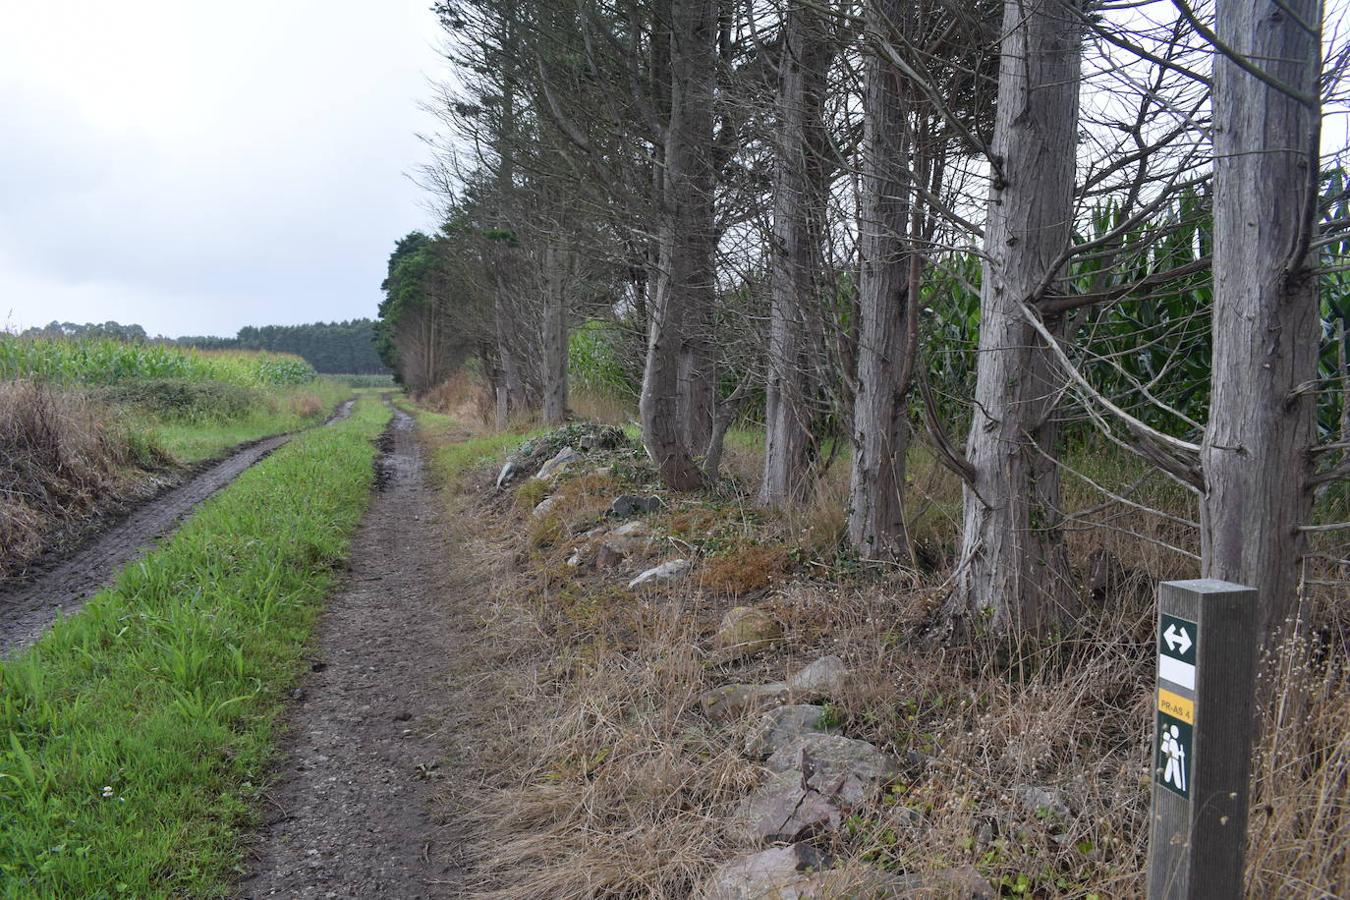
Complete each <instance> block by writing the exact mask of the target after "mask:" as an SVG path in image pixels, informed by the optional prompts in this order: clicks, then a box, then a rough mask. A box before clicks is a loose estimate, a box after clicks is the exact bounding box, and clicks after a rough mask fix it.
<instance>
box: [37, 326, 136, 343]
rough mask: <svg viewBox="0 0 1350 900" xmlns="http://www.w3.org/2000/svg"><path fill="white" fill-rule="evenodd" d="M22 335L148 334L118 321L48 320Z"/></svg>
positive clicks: (130, 338)
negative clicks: (41, 325) (79, 322)
mask: <svg viewBox="0 0 1350 900" xmlns="http://www.w3.org/2000/svg"><path fill="white" fill-rule="evenodd" d="M23 336H24V337H45V338H60V337H65V338H72V337H73V338H116V339H117V340H120V341H145V340H149V335H147V334H146V333H145V329H144V328H142V327H141V326H139V325H122V324H120V323H118V322H85V323H84V324H83V325H81V324H78V323H76V322H55V321H53V322H49V323H48V324H47V325H45V326H44V327H42V328H29V329H28V330H27V331H25V332H24V333H23Z"/></svg>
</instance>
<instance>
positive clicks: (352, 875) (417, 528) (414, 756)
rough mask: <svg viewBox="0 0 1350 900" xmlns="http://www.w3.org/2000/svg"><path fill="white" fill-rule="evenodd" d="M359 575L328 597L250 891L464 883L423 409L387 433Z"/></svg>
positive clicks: (456, 586) (397, 420)
mask: <svg viewBox="0 0 1350 900" xmlns="http://www.w3.org/2000/svg"><path fill="white" fill-rule="evenodd" d="M380 449H381V455H380V457H379V459H378V460H377V463H376V483H375V495H374V498H373V500H372V502H371V505H370V509H369V510H368V511H367V513H366V516H365V518H364V519H363V521H362V523H361V527H360V529H359V530H358V531H357V534H356V536H355V538H354V539H353V541H352V544H351V555H350V559H349V562H348V575H347V577H346V578H345V579H344V580H343V582H342V583H341V584H339V585H338V586H337V588H336V589H335V590H334V592H333V594H332V595H331V596H330V597H329V598H328V600H327V601H326V602H325V605H324V612H323V614H322V617H321V618H320V620H319V623H318V625H317V627H316V629H315V635H314V638H313V643H312V645H311V650H310V659H311V664H310V667H311V671H310V673H309V674H308V675H307V676H306V677H305V679H304V680H303V682H302V687H301V688H300V689H298V690H297V691H296V699H297V701H298V702H297V703H296V705H295V706H294V707H293V708H292V709H291V710H290V712H289V714H288V716H287V729H286V737H285V738H284V739H283V741H282V743H281V747H280V753H279V761H278V764H277V768H276V769H275V771H274V777H275V779H276V780H275V782H274V783H273V784H272V786H271V787H270V788H269V789H268V792H267V799H268V806H267V808H266V810H265V815H266V816H267V818H266V821H265V822H264V823H263V825H262V827H261V828H260V829H259V831H258V833H257V835H256V844H255V847H254V852H253V856H252V859H251V861H250V865H249V874H248V876H247V877H246V878H245V880H244V881H243V882H242V883H241V884H239V885H238V887H237V889H236V894H237V895H238V896H241V897H247V898H262V897H285V898H329V897H333V898H374V897H379V898H382V900H383V898H390V900H396V898H432V897H452V896H460V895H461V893H462V891H463V878H464V873H463V870H462V867H461V864H460V862H459V860H458V856H457V848H458V847H459V846H460V845H461V843H462V836H461V835H460V834H459V833H458V830H457V827H456V825H455V823H453V822H451V821H447V820H446V818H445V815H444V813H443V812H442V811H441V810H440V809H438V807H437V802H436V801H437V796H438V792H439V791H440V790H441V784H440V782H441V780H442V777H443V773H442V770H441V765H440V764H441V761H442V760H443V759H444V758H445V756H446V752H447V738H446V736H445V729H446V728H447V727H448V724H447V721H446V715H447V704H448V702H449V700H448V696H449V681H448V673H449V668H450V665H451V661H452V660H453V659H454V658H455V656H456V642H457V641H458V640H462V639H463V638H462V636H457V631H456V627H455V623H454V621H453V612H452V611H453V608H454V605H453V603H452V598H454V597H456V596H458V595H461V594H464V593H465V592H466V590H467V588H466V586H465V584H464V580H465V578H466V577H467V575H466V573H464V572H461V571H459V570H457V569H456V568H455V567H454V566H453V565H452V564H451V563H450V559H451V555H452V551H451V541H450V537H449V534H448V525H447V523H446V521H445V513H444V509H443V507H444V503H443V502H442V499H441V497H440V495H439V494H438V493H437V492H436V491H435V490H433V489H432V488H431V487H430V486H429V485H428V484H427V482H426V477H425V473H424V469H423V465H422V454H421V451H420V448H419V446H418V442H417V437H416V435H415V433H414V424H413V420H412V418H411V417H410V416H408V415H407V414H406V413H404V412H402V411H401V410H395V412H394V419H393V421H392V422H391V423H390V426H389V428H388V429H387V430H386V431H385V433H384V435H383V436H382V438H381V440H380Z"/></svg>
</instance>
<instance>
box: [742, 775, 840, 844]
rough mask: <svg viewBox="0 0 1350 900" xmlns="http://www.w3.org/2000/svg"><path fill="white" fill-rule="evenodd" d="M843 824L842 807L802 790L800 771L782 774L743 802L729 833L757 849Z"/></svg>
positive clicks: (829, 829) (832, 828) (814, 791)
mask: <svg viewBox="0 0 1350 900" xmlns="http://www.w3.org/2000/svg"><path fill="white" fill-rule="evenodd" d="M841 821H843V812H842V811H841V810H840V809H839V807H838V806H835V805H834V804H833V803H831V802H830V801H829V800H827V799H826V798H825V797H823V796H821V794H820V792H819V791H816V790H813V789H812V788H810V787H803V786H802V777H801V773H800V772H780V773H779V774H777V775H775V776H774V777H772V778H770V779H769V780H768V781H767V782H765V783H764V784H763V785H761V786H760V787H759V788H758V789H756V790H755V791H754V793H752V794H751V795H750V796H748V797H746V798H745V799H744V800H742V801H741V804H740V806H738V807H736V811H735V812H734V813H732V816H731V820H730V821H729V822H728V823H727V830H728V831H729V832H730V833H731V834H732V835H733V836H734V837H735V838H736V839H737V840H739V841H741V842H743V843H746V844H751V845H756V846H758V845H762V844H772V843H776V842H778V841H795V840H798V839H800V838H804V837H809V836H810V835H812V834H818V833H821V832H825V831H833V830H834V829H836V828H838V827H839V823H840V822H841Z"/></svg>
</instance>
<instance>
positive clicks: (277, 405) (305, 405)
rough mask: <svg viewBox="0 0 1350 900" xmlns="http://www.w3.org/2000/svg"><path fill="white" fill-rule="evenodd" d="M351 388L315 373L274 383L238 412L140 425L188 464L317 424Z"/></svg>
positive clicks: (149, 422) (151, 421)
mask: <svg viewBox="0 0 1350 900" xmlns="http://www.w3.org/2000/svg"><path fill="white" fill-rule="evenodd" d="M351 394H352V389H351V388H349V387H348V386H346V385H345V384H342V383H341V382H339V381H335V380H331V379H327V378H320V379H316V380H314V381H312V382H310V383H309V384H306V385H304V386H303V387H294V388H279V389H274V391H273V392H271V393H269V394H268V395H267V396H265V398H264V402H262V403H260V404H258V405H256V406H254V407H253V408H252V409H250V410H248V411H247V412H246V413H244V414H243V415H240V416H236V417H222V418H209V417H208V418H201V419H196V420H187V421H182V420H173V419H156V418H150V417H147V418H148V419H149V420H148V421H146V422H145V424H144V427H145V429H146V430H147V431H149V433H150V434H151V435H153V436H154V440H155V441H156V442H157V443H158V444H159V446H161V447H162V448H164V450H166V451H168V453H169V454H170V455H172V456H173V458H174V459H176V460H178V461H179V462H181V463H184V464H191V463H195V462H200V461H202V460H204V459H212V458H214V457H217V456H221V455H223V454H224V453H225V452H226V451H227V450H230V449H231V448H233V447H236V446H238V445H240V444H244V443H248V442H250V441H256V440H260V439H262V438H265V437H270V436H271V435H274V434H281V433H282V432H286V431H297V430H299V429H301V428H304V427H306V426H308V425H315V424H318V423H319V422H322V421H323V420H324V418H325V417H327V416H328V415H330V414H331V413H332V412H333V409H334V408H335V407H336V406H337V405H338V404H339V403H341V402H342V401H343V400H345V399H346V398H347V397H350V396H351Z"/></svg>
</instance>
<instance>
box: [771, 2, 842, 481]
mask: <svg viewBox="0 0 1350 900" xmlns="http://www.w3.org/2000/svg"><path fill="white" fill-rule="evenodd" d="M828 64H829V49H828V44H827V38H826V35H825V33H824V22H823V20H822V18H821V16H820V14H819V12H818V11H816V10H815V9H814V8H808V7H802V6H797V5H795V4H794V5H791V6H789V8H788V10H787V13H786V14H785V20H784V24H783V48H782V56H781V57H780V61H779V65H778V98H777V108H778V123H779V124H778V136H777V146H776V147H775V156H776V158H775V163H776V165H775V168H774V181H773V243H772V246H771V247H770V254H771V257H772V262H773V270H772V273H771V278H770V293H771V296H770V310H769V356H768V378H767V383H766V385H765V391H766V403H765V440H764V477H763V480H762V482H761V484H760V489H759V502H760V503H761V504H763V505H765V506H779V505H783V504H789V503H792V502H794V501H796V500H799V499H800V498H801V497H802V495H803V494H804V493H805V489H806V486H807V480H808V478H809V474H810V464H811V457H812V446H811V430H810V424H811V420H812V418H813V415H812V411H811V407H810V402H809V396H808V394H809V385H810V376H809V372H810V366H809V364H808V362H807V354H808V350H809V347H808V341H809V336H808V334H807V328H806V321H807V315H808V313H809V311H810V307H811V302H812V299H813V297H814V295H815V292H816V288H817V269H818V264H817V261H818V260H819V258H820V254H821V243H822V221H821V217H822V215H823V210H824V203H825V198H824V195H823V194H824V192H823V190H822V189H821V185H820V180H821V174H820V172H821V169H822V165H823V164H822V162H821V158H820V155H821V152H822V151H823V148H822V147H821V144H822V134H821V132H822V131H823V126H822V124H821V110H822V104H823V99H824V91H825V69H826V67H827V66H828Z"/></svg>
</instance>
